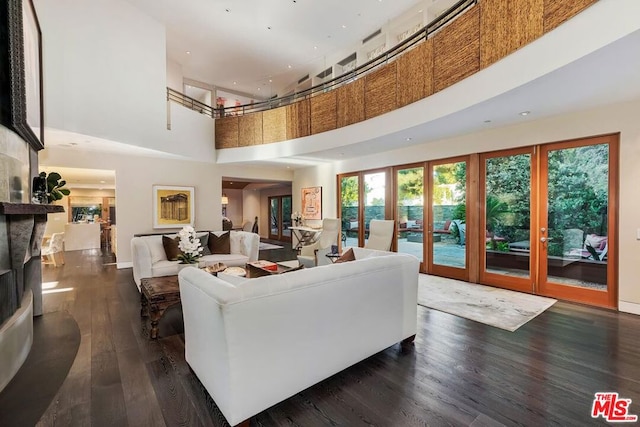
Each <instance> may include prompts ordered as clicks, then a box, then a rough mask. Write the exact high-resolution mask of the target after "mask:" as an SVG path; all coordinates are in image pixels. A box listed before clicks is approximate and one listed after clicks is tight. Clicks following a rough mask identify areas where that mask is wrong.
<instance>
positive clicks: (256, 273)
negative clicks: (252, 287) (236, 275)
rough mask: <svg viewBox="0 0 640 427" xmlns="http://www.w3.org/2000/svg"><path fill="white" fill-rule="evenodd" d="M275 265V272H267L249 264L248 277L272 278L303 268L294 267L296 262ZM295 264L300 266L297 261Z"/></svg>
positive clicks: (247, 267)
mask: <svg viewBox="0 0 640 427" xmlns="http://www.w3.org/2000/svg"><path fill="white" fill-rule="evenodd" d="M275 264H276V269H275V270H267V269H265V268H261V267H257V266H255V265H253V264H252V263H250V262H248V263H247V266H246V270H247V277H249V278H251V279H255V278H256V277H262V276H270V275H272V274H282V273H286V272H289V271H295V270H298V269H300V268H302V267H303V266H302V265H297V266H293V264H294V262H292V261H284V262H276V263H275ZM295 264H298V261H297V260H295Z"/></svg>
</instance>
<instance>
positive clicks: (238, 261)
mask: <svg viewBox="0 0 640 427" xmlns="http://www.w3.org/2000/svg"><path fill="white" fill-rule="evenodd" d="M213 233H214V234H216V235H221V234H222V233H227V231H215V232H213ZM229 233H231V235H230V236H229V237H230V243H231V253H230V254H213V255H205V256H203V257H202V258H200V264H201V265H209V264H213V263H216V262H223V263H225V264H226V265H227V266H228V267H232V266H238V267H244V265H245V264H246V263H247V262H249V261H256V260H257V259H258V247H259V246H260V236H259V235H257V234H255V233H248V232H246V231H229ZM202 234H204V233H202V232H200V233H197V236H201V235H202ZM166 236H170V237H175V234H170V233H167V234H166ZM131 257H132V261H133V279H134V280H135V282H136V285H137V286H138V290H140V279H142V278H144V277H161V276H172V275H175V274H178V263H179V261H169V260H167V255H166V254H165V251H164V247H163V246H162V235H153V236H141V237H134V238H133V239H131Z"/></svg>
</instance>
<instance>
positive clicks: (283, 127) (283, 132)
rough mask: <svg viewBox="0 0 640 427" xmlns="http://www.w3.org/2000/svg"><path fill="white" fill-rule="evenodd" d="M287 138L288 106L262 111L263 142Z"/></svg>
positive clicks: (267, 142)
mask: <svg viewBox="0 0 640 427" xmlns="http://www.w3.org/2000/svg"><path fill="white" fill-rule="evenodd" d="M286 139H287V107H280V108H274V109H273V110H267V111H263V112H262V143H263V144H269V143H272V142H280V141H284V140H286Z"/></svg>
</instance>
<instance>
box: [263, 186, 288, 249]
mask: <svg viewBox="0 0 640 427" xmlns="http://www.w3.org/2000/svg"><path fill="white" fill-rule="evenodd" d="M268 200H269V239H272V240H282V241H289V242H290V241H291V230H290V229H289V227H290V226H291V195H286V196H271V197H269V199H268Z"/></svg>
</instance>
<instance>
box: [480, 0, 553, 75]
mask: <svg viewBox="0 0 640 427" xmlns="http://www.w3.org/2000/svg"><path fill="white" fill-rule="evenodd" d="M543 3H544V0H519V1H517V2H512V1H503V0H482V2H481V3H480V42H481V43H480V67H481V68H485V67H487V66H489V65H491V64H493V63H494V62H496V61H498V60H500V59H502V58H504V57H505V56H507V55H509V54H510V53H512V52H514V51H516V50H518V49H519V48H521V47H522V46H524V45H526V44H528V43H530V42H532V41H533V40H535V39H537V38H538V37H540V36H541V35H542V27H543V25H542V20H543V15H544V10H543V8H544V4H543ZM558 3H561V2H558Z"/></svg>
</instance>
